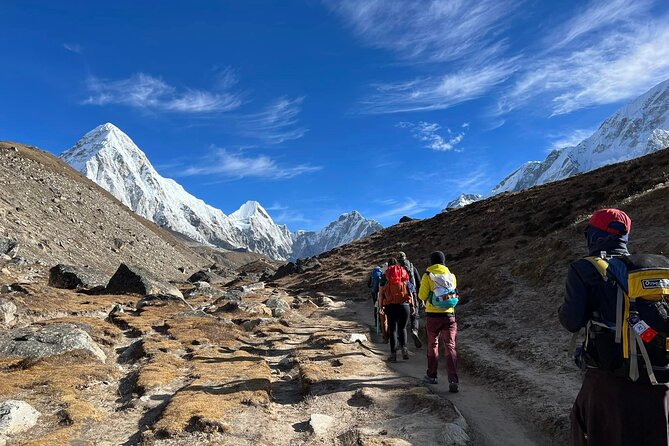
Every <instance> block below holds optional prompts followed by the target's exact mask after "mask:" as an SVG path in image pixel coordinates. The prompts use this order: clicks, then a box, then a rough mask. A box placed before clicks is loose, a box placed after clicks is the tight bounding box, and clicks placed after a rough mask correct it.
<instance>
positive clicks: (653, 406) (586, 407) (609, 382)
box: [569, 369, 668, 446]
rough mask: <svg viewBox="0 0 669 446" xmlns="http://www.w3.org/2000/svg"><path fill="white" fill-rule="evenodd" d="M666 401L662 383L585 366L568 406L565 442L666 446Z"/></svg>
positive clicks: (586, 445) (598, 445) (593, 445)
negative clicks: (642, 381) (636, 380)
mask: <svg viewBox="0 0 669 446" xmlns="http://www.w3.org/2000/svg"><path fill="white" fill-rule="evenodd" d="M640 373H645V371H643V370H641V371H640ZM667 400H668V398H667V388H666V387H665V386H653V385H650V384H637V383H633V382H632V381H628V380H626V379H624V378H619V377H617V376H613V374H612V373H609V372H605V371H602V370H598V369H588V371H586V372H585V377H584V379H583V386H582V387H581V391H580V392H579V393H578V396H577V397H576V402H575V403H574V407H573V408H572V409H571V435H570V439H569V444H570V446H637V445H644V446H666V445H667Z"/></svg>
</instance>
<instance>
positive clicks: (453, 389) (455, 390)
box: [448, 383, 458, 393]
mask: <svg viewBox="0 0 669 446" xmlns="http://www.w3.org/2000/svg"><path fill="white" fill-rule="evenodd" d="M448 391H449V392H451V393H458V383H450V384H449V385H448Z"/></svg>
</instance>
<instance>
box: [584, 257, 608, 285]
mask: <svg viewBox="0 0 669 446" xmlns="http://www.w3.org/2000/svg"><path fill="white" fill-rule="evenodd" d="M585 260H587V261H588V262H590V263H592V265H593V266H594V267H595V269H596V270H597V272H599V274H601V275H602V279H604V280H605V281H606V280H608V276H607V274H606V270H607V269H609V262H607V261H606V260H604V259H602V258H601V257H593V256H588V257H586V258H585Z"/></svg>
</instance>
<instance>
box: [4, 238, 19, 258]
mask: <svg viewBox="0 0 669 446" xmlns="http://www.w3.org/2000/svg"><path fill="white" fill-rule="evenodd" d="M17 249H18V248H17V244H16V241H15V240H12V239H10V238H7V237H0V254H5V255H8V256H9V257H14V256H15V255H16V251H17Z"/></svg>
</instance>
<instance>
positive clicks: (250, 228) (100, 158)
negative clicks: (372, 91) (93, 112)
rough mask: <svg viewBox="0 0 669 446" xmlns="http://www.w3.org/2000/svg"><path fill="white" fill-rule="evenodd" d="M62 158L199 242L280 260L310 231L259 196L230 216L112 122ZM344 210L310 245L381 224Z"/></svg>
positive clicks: (328, 244)
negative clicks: (284, 220)
mask: <svg viewBox="0 0 669 446" xmlns="http://www.w3.org/2000/svg"><path fill="white" fill-rule="evenodd" d="M61 158H62V159H63V160H64V161H66V162H68V163H69V164H70V165H71V166H73V167H74V168H75V169H77V170H79V171H80V172H81V173H82V174H84V175H85V176H86V177H88V178H90V179H91V180H93V181H95V182H96V183H97V184H98V185H100V186H102V187H103V188H104V189H106V190H107V191H109V192H110V193H111V194H112V195H114V196H115V197H116V198H118V199H119V200H120V201H121V202H123V203H124V204H125V205H126V206H128V207H129V208H130V209H132V210H133V211H134V212H136V213H138V214H139V215H142V216H143V217H145V218H147V219H149V220H152V221H154V222H156V223H157V224H158V225H160V226H163V227H167V228H169V229H171V230H173V231H176V232H180V233H182V234H184V235H186V236H188V237H190V238H191V239H193V240H195V241H198V242H200V243H204V244H210V245H215V246H219V247H223V248H229V249H238V248H243V249H247V250H249V251H253V252H258V253H261V254H264V255H266V256H268V257H271V258H273V259H279V260H284V259H288V258H292V257H297V256H298V255H296V253H295V252H294V251H295V249H296V245H298V243H297V240H298V239H300V238H301V237H304V234H292V233H291V232H290V231H289V230H288V228H287V227H286V226H284V225H277V224H275V223H274V221H273V220H272V218H271V217H270V215H269V213H268V212H267V211H266V210H265V209H264V208H263V207H262V205H261V204H260V203H258V202H257V201H248V202H246V203H244V204H243V205H242V206H241V207H240V208H239V209H238V210H237V211H235V212H233V213H232V214H231V215H229V216H228V215H225V214H224V213H223V211H221V210H220V209H216V208H214V207H212V206H209V205H208V204H206V203H205V202H204V201H202V200H200V199H199V198H196V197H194V196H193V195H191V194H189V193H188V192H186V191H185V190H184V188H183V187H182V186H181V185H180V184H179V183H177V182H176V181H174V180H172V179H169V178H164V177H162V176H160V174H158V172H157V171H156V170H155V169H154V167H153V166H152V165H151V162H150V161H149V160H148V158H147V157H146V155H145V154H144V152H142V150H140V148H139V147H137V145H136V144H135V143H134V142H133V141H132V140H131V139H130V137H129V136H128V135H126V134H125V133H123V131H121V130H120V129H119V128H118V127H116V126H115V125H114V124H112V123H106V124H103V125H101V126H98V127H96V128H95V129H93V130H91V131H90V132H88V133H86V134H85V135H84V136H83V137H82V138H81V139H80V140H79V141H78V142H77V143H76V144H75V145H74V147H72V148H71V149H69V150H67V151H65V152H64V153H63V154H62V155H61ZM344 215H350V216H349V217H347V218H342V217H343V216H342V217H340V218H339V220H337V221H336V222H333V223H331V224H330V225H329V226H328V228H330V227H331V226H332V225H333V224H335V223H337V224H338V225H339V226H337V227H336V228H334V229H332V230H331V231H329V232H326V233H323V234H322V235H321V236H317V237H315V238H314V237H310V238H309V240H310V242H309V245H310V246H312V247H314V246H315V247H317V248H315V249H320V247H325V248H327V249H332V248H334V247H336V246H339V245H340V244H343V243H349V242H351V241H354V240H357V239H358V238H360V237H364V236H366V235H369V234H370V233H371V232H373V230H378V229H380V225H378V223H376V222H374V221H372V220H365V219H364V217H362V215H360V214H359V213H358V212H355V211H354V212H351V213H350V214H344ZM349 220H350V221H349ZM369 222H372V223H373V225H371V226H368V228H374V229H373V230H372V229H365V224H371V223H369ZM370 231H371V232H370ZM321 232H322V231H321ZM306 234H316V233H306ZM318 234H320V233H318ZM319 237H321V238H319ZM326 239H327V240H326ZM327 249H323V250H319V251H317V252H313V253H312V254H310V255H314V254H320V253H321V252H323V251H324V250H327Z"/></svg>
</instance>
